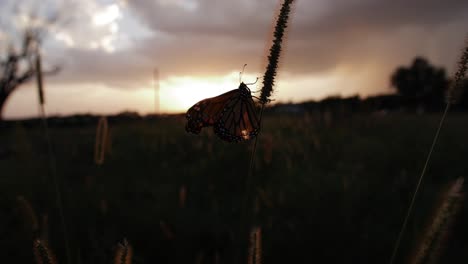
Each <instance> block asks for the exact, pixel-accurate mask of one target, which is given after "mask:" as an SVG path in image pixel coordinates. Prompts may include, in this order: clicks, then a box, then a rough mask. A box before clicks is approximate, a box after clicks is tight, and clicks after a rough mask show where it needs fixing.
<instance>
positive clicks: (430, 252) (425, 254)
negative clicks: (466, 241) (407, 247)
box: [410, 177, 464, 264]
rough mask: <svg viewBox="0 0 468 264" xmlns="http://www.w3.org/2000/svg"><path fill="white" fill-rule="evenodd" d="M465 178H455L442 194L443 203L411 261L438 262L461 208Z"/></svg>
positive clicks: (417, 262)
mask: <svg viewBox="0 0 468 264" xmlns="http://www.w3.org/2000/svg"><path fill="white" fill-rule="evenodd" d="M463 182H464V179H463V178H462V177H460V178H458V179H457V180H455V181H454V182H453V183H452V184H451V185H450V189H449V190H448V191H446V192H445V193H444V194H443V195H442V196H441V204H440V205H439V207H438V208H437V210H436V211H435V214H434V216H433V217H432V219H433V220H432V223H431V224H430V226H429V228H428V229H427V231H426V233H425V235H424V238H423V239H422V242H421V244H420V246H419V248H418V250H417V252H416V254H415V256H414V257H413V260H412V261H411V262H410V263H412V264H422V263H437V258H438V256H440V253H441V251H442V247H443V245H442V244H443V242H444V240H445V239H444V238H446V237H447V235H448V234H447V233H448V232H449V230H450V227H451V226H452V224H453V222H454V221H453V220H454V217H455V216H456V215H457V212H458V211H459V209H460V204H461V200H462V198H463V196H462V190H463Z"/></svg>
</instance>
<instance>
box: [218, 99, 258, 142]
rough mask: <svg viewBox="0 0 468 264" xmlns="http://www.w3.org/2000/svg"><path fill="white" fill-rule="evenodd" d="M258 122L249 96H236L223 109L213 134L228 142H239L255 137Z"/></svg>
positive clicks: (253, 104)
mask: <svg viewBox="0 0 468 264" xmlns="http://www.w3.org/2000/svg"><path fill="white" fill-rule="evenodd" d="M259 130H260V122H259V119H258V116H257V111H256V109H255V103H254V101H253V99H252V97H250V96H237V97H236V98H234V99H233V100H230V101H229V102H228V103H227V104H226V105H225V106H224V108H223V111H222V113H221V116H220V118H219V120H218V121H217V122H216V123H215V125H214V132H215V133H216V135H218V136H219V137H220V138H221V139H223V140H225V141H228V142H240V141H245V140H249V139H251V138H254V137H255V136H257V134H258V132H259Z"/></svg>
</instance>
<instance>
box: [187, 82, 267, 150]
mask: <svg viewBox="0 0 468 264" xmlns="http://www.w3.org/2000/svg"><path fill="white" fill-rule="evenodd" d="M186 118H187V124H186V125H185V130H186V131H187V132H191V133H194V134H199V133H200V131H201V129H202V128H203V127H209V126H213V130H214V132H215V134H216V135H218V137H219V138H221V139H222V140H225V141H228V142H241V141H245V140H249V139H251V138H254V137H255V136H257V134H258V132H259V129H260V122H259V119H258V117H257V112H256V110H255V103H254V101H253V99H252V95H251V93H250V89H249V87H248V86H247V85H246V84H245V83H243V82H241V84H240V85H239V88H237V89H234V90H231V91H229V92H226V93H224V94H221V95H218V96H216V97H212V98H207V99H204V100H201V101H200V102H198V103H196V104H195V105H193V106H192V107H190V108H189V110H188V111H187V115H186Z"/></svg>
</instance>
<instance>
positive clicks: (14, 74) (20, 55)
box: [0, 31, 35, 120]
mask: <svg viewBox="0 0 468 264" xmlns="http://www.w3.org/2000/svg"><path fill="white" fill-rule="evenodd" d="M34 42H35V37H34V35H33V33H32V32H31V31H26V32H25V34H24V39H23V43H22V44H23V46H22V48H21V51H19V52H18V51H17V49H15V48H14V47H10V48H9V49H8V51H7V54H6V56H5V57H4V59H3V60H0V120H1V119H2V113H3V107H4V106H5V103H6V101H7V99H8V97H9V96H10V95H11V94H12V92H13V91H14V90H15V89H16V88H17V87H18V86H19V85H21V84H23V83H25V82H27V81H28V80H30V79H31V78H32V77H33V76H34V73H35V69H34V64H33V61H32V58H33V56H34V54H35V47H34V46H35V44H34Z"/></svg>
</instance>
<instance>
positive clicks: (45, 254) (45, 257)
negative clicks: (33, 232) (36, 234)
mask: <svg viewBox="0 0 468 264" xmlns="http://www.w3.org/2000/svg"><path fill="white" fill-rule="evenodd" d="M33 252H34V259H35V260H36V263H37V264H57V263H58V262H57V260H56V258H55V255H54V253H53V252H52V250H51V249H50V248H49V246H48V245H47V242H45V241H43V240H41V239H36V240H34V243H33Z"/></svg>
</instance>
